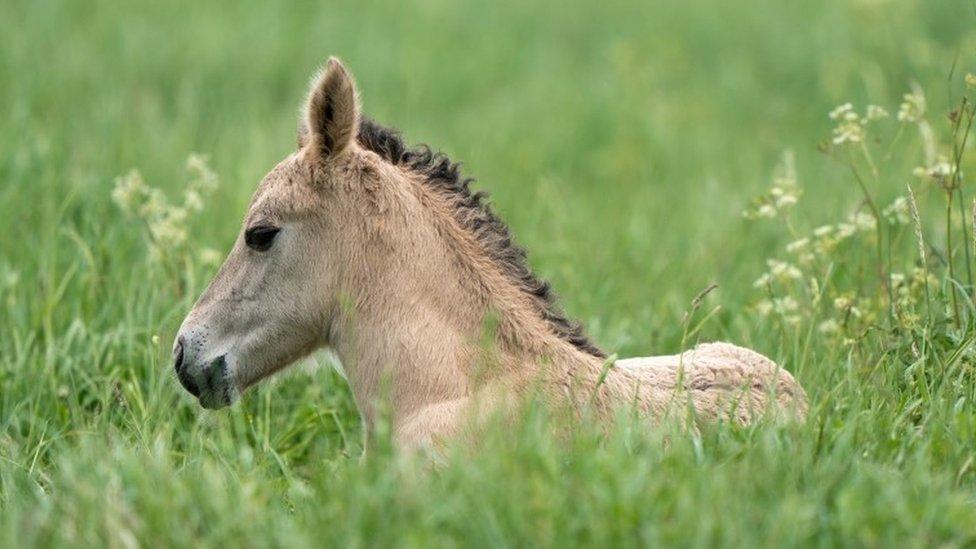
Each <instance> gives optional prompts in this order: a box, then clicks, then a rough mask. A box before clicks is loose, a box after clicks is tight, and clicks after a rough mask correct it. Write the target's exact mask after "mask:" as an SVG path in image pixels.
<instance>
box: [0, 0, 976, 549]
mask: <svg viewBox="0 0 976 549" xmlns="http://www.w3.org/2000/svg"><path fill="white" fill-rule="evenodd" d="M136 4H138V3H123V2H116V1H109V0H93V1H91V2H67V1H52V0H30V1H23V2H17V1H14V2H5V3H4V6H3V8H2V16H0V229H2V235H3V237H2V238H0V303H2V306H0V545H4V546H11V547H13V546H18V547H20V546H47V545H51V544H72V545H75V544H77V545H95V546H101V545H109V546H115V547H130V546H137V545H145V546H157V545H163V546H166V545H189V544H191V543H192V544H197V543H199V544H201V545H202V546H208V545H213V546H217V545H225V544H243V545H252V546H260V545H342V546H345V545H359V546H374V545H378V546H384V545H408V546H419V547H427V546H430V545H448V546H452V545H453V546H458V545H469V544H470V545H478V546H484V545H492V546H495V545H526V544H530V543H531V544H541V545H565V544H592V545H600V546H617V545H638V544H680V545H699V546H713V545H717V544H730V545H732V544H734V545H741V546H757V545H760V546H767V545H768V546H784V545H818V546H819V545H827V546H833V545H863V546H890V545H893V544H896V545H914V546H933V545H940V546H965V545H973V544H976V350H974V338H976V313H974V310H976V309H974V306H973V303H974V288H973V275H972V273H973V271H974V270H976V264H974V260H976V253H974V250H973V242H974V239H973V238H972V237H973V232H972V222H973V197H974V192H973V191H974V189H973V183H972V182H971V181H969V179H968V177H967V175H968V174H969V173H976V153H974V151H973V142H974V141H976V138H971V139H969V140H968V141H966V140H965V139H966V135H967V134H968V133H969V131H968V130H969V128H968V123H969V121H970V120H971V117H972V110H971V103H963V101H964V100H963V97H964V94H966V93H967V87H966V83H965V75H966V74H967V73H968V72H976V7H974V5H973V4H972V2H969V1H968V0H942V1H938V2H936V1H922V0H914V1H912V0H906V1H897V2H896V1H893V0H892V1H886V0H843V1H842V0H827V1H819V2H783V1H773V0H759V1H756V2H727V1H723V0H701V1H698V2H670V1H668V0H648V1H643V2H618V1H611V2H570V3H567V2H556V1H551V0H543V1H541V2H516V1H512V2H507V1H504V2H497V1H496V2H468V3H464V4H461V3H455V2H448V1H446V0H427V1H423V2H417V3H416V5H412V6H408V5H406V3H400V2H380V3H363V2H352V1H341V2H337V3H335V4H334V5H329V6H320V5H314V4H313V3H310V2H297V3H294V5H289V3H285V2H264V3H257V4H255V3H249V2H231V1H215V2H186V1H172V2H157V3H152V6H149V5H144V6H139V5H136ZM147 4H148V3H147ZM329 54H337V55H339V56H341V57H342V58H343V59H344V61H345V62H346V64H347V66H349V67H350V69H351V70H352V71H353V73H354V74H355V75H356V76H357V79H358V84H359V87H360V89H361V91H362V95H363V101H364V106H365V109H366V111H367V113H369V114H370V115H371V116H372V117H374V118H375V119H377V120H379V121H381V122H384V123H388V124H392V125H396V126H398V127H399V128H401V129H402V130H403V132H404V133H405V135H406V136H407V137H408V139H409V140H410V141H414V142H429V143H431V144H432V145H435V146H436V147H437V148H440V149H442V150H444V151H445V152H448V153H449V154H450V155H451V156H452V157H454V158H456V159H460V160H463V161H464V162H465V166H466V168H465V169H466V171H467V172H468V173H470V174H472V175H474V176H476V177H478V180H479V183H478V184H477V186H478V188H480V189H485V190H488V191H490V192H491V193H492V196H493V198H494V203H495V205H496V208H497V209H498V210H499V212H500V213H501V215H502V216H503V217H504V218H505V219H506V220H507V221H508V222H509V223H510V224H511V226H512V228H513V230H514V232H515V234H516V235H517V236H518V238H519V240H520V242H521V243H522V244H523V245H525V246H526V247H527V248H528V249H529V250H530V252H531V254H530V258H531V260H532V263H533V265H534V266H535V267H536V268H537V269H538V270H539V271H540V273H541V274H543V275H544V276H546V277H547V278H550V279H551V280H552V282H553V284H554V286H555V287H556V288H557V289H558V290H559V292H560V294H561V295H562V296H563V302H564V305H565V306H566V308H567V309H568V310H569V311H570V312H571V313H572V314H574V315H575V316H578V317H580V318H581V319H582V320H583V321H584V322H585V323H586V324H587V326H588V328H589V331H590V333H591V334H592V336H593V337H594V339H596V340H597V341H599V342H600V343H601V344H602V345H603V346H604V348H606V349H609V350H612V351H614V352H618V353H619V354H620V356H634V355H648V354H664V353H672V352H676V351H677V350H678V347H679V346H680V345H681V342H682V339H683V336H684V335H685V334H686V332H688V333H691V336H692V337H691V339H692V340H697V339H700V340H714V339H725V340H730V341H733V342H736V343H739V344H743V345H747V346H750V347H752V348H755V349H757V350H759V351H761V352H763V353H765V354H767V355H769V356H770V357H772V358H773V359H775V360H777V361H779V362H781V363H782V364H784V365H785V366H786V367H787V368H788V369H790V370H791V371H793V372H794V373H795V374H796V375H797V377H798V379H799V380H800V381H801V382H802V383H803V384H804V386H805V387H806V388H807V390H808V392H809V394H810V397H811V414H810V418H809V421H808V422H807V423H805V424H803V425H798V426H777V425H760V426H756V427H751V428H748V429H738V428H732V427H728V426H718V427H715V428H714V429H709V430H706V431H705V432H703V433H702V434H701V435H700V436H696V437H693V436H691V435H689V434H688V433H685V432H681V431H680V430H677V429H675V428H672V427H670V426H667V425H665V426H659V427H656V428H647V427H646V426H639V425H635V424H634V423H633V422H630V421H628V420H626V419H622V420H621V421H620V423H619V425H617V426H616V428H615V429H614V432H613V433H611V434H610V435H609V436H606V437H602V436H597V434H596V433H595V432H594V431H595V430H594V429H592V428H589V427H586V426H584V427H580V428H576V429H574V430H573V432H572V436H568V437H560V438H556V437H553V436H551V434H550V433H551V431H552V430H553V429H552V423H553V422H559V421H561V420H559V419H558V418H548V417H547V415H546V414H545V413H544V412H542V411H532V412H530V413H528V414H527V418H526V421H525V422H524V424H523V425H521V426H520V427H519V428H518V429H516V430H514V431H505V430H498V432H492V433H489V435H488V436H487V437H486V439H485V440H484V441H483V443H482V444H481V448H479V449H478V451H474V452H471V451H462V450H459V449H453V450H452V451H451V453H450V455H449V456H448V458H447V459H446V465H445V466H444V467H442V468H438V469H436V470H432V468H431V467H430V465H428V464H425V463H418V462H411V461H408V460H406V459H401V458H398V457H397V456H396V455H395V454H394V453H393V452H391V451H390V449H389V447H388V444H387V443H386V442H385V439H384V437H383V436H382V434H381V436H378V437H377V439H378V440H377V442H376V447H375V448H373V449H372V450H371V454H370V456H369V457H368V458H367V459H365V460H361V459H360V454H361V449H362V435H361V433H360V430H359V419H358V417H357V415H356V411H355V407H354V405H353V403H352V399H351V397H350V395H349V392H348V390H347V389H346V388H345V386H344V385H343V383H342V380H341V378H339V377H338V376H337V375H336V374H334V373H332V372H331V371H329V370H326V369H320V370H318V371H315V372H314V373H308V372H306V371H304V370H302V369H301V368H295V369H293V373H291V374H286V375H284V376H282V377H281V379H280V380H279V381H277V382H275V383H271V384H267V385H265V386H262V387H260V388H258V389H257V390H255V391H253V392H251V393H249V394H248V395H246V396H245V398H244V399H243V401H242V402H241V403H240V405H238V406H236V407H235V408H233V409H230V410H225V411H220V412H216V413H212V412H206V411H204V410H201V409H200V408H199V407H198V406H197V405H196V403H195V402H194V401H192V399H191V398H189V396H188V395H186V394H185V393H184V391H183V390H182V389H181V388H180V387H179V386H178V384H177V382H176V381H175V378H174V376H173V374H172V367H171V364H170V358H169V350H170V345H171V341H172V337H173V335H174V333H175V330H176V328H177V326H178V325H179V322H180V321H181V320H182V318H183V315H184V314H185V312H186V311H187V310H188V309H189V307H190V306H191V304H192V302H193V300H194V299H195V297H196V296H197V295H198V294H199V292H200V291H201V290H202V289H203V287H204V285H205V284H206V282H207V281H208V280H209V278H210V276H212V274H213V272H214V258H213V255H214V252H213V251H211V249H212V250H220V251H221V253H223V251H224V250H227V249H229V247H230V244H231V242H232V241H233V239H234V238H235V236H236V234H237V231H238V229H239V222H240V219H241V217H242V215H243V212H244V208H245V206H246V204H247V200H248V198H249V196H250V194H251V192H252V191H253V189H254V187H255V185H256V183H257V182H258V180H259V179H260V178H261V177H262V175H263V174H264V173H265V172H266V171H267V170H269V169H270V168H271V167H272V166H273V165H274V164H275V163H276V162H277V161H278V160H279V159H280V158H282V157H283V156H284V155H286V154H287V153H288V152H289V151H291V150H293V147H294V142H295V128H296V112H297V106H298V104H299V102H300V101H301V100H302V98H303V97H304V93H305V83H306V82H307V79H308V77H309V76H310V74H311V72H312V71H313V69H314V68H315V67H316V66H317V65H318V64H319V63H321V62H322V61H324V60H325V58H326V57H327V56H328V55H329ZM913 86H914V87H913ZM913 90H918V91H913ZM906 93H914V94H915V96H913V98H912V99H910V100H907V102H908V107H905V108H907V109H909V111H906V112H904V113H902V114H903V115H902V116H899V113H900V112H901V108H900V105H901V104H902V103H903V102H905V101H906V99H905V98H904V95H905V94H906ZM968 93H970V96H976V93H974V90H973V89H972V87H970V89H969V92H968ZM919 94H923V95H919ZM923 96H924V97H925V100H926V104H925V112H924V114H922V113H920V112H919V98H920V97H923ZM848 101H849V102H851V103H852V104H853V107H852V108H850V109H841V110H839V111H837V112H836V113H835V117H834V119H831V118H828V113H829V112H831V111H832V110H833V109H835V108H836V107H837V106H838V105H842V104H844V103H846V102H848ZM869 104H874V105H879V106H881V107H883V108H884V109H885V110H886V111H887V112H888V113H890V114H889V115H888V116H887V117H882V116H881V115H880V111H878V110H876V109H871V110H870V112H869V110H868V105H869ZM960 105H962V109H960ZM912 109H914V110H912ZM950 111H954V112H955V113H956V114H955V115H954V116H953V117H949V118H947V116H946V115H947V114H948V113H950ZM868 118H870V120H867V119H868ZM899 118H901V119H902V120H899ZM837 126H841V127H840V129H839V130H838V131H837V132H836V133H835V132H834V128H835V127H837ZM925 127H927V128H929V130H925V129H924V128H925ZM927 132H929V133H927ZM194 154H202V155H205V156H207V157H209V164H205V163H204V162H203V161H202V160H201V158H200V157H197V156H191V155H194ZM940 155H941V156H942V158H941V159H940ZM187 158H191V159H192V160H191V162H190V163H189V166H188V162H187ZM919 167H921V170H917V169H916V168H919ZM188 168H189V173H188V171H187V169H188ZM132 170H138V174H140V175H141V177H142V179H143V180H144V181H145V182H146V184H148V185H150V186H152V187H155V188H159V189H161V190H162V191H163V192H164V193H165V196H166V197H167V200H168V203H169V204H175V205H181V204H184V194H183V193H184V192H185V190H186V188H187V187H186V182H187V181H191V182H193V183H192V185H193V186H194V187H193V188H195V189H204V188H209V183H210V180H209V179H208V178H209V175H210V174H211V172H210V171H209V170H213V173H215V174H217V177H218V185H217V187H216V189H215V190H213V194H209V195H205V194H203V193H201V196H202V197H203V198H204V201H203V203H202V209H200V211H197V210H196V209H194V208H193V207H192V205H193V200H191V201H189V202H187V205H189V206H191V207H188V208H186V212H185V213H186V214H187V216H186V222H185V223H178V224H176V226H177V227H178V228H185V229H186V233H185V235H181V234H178V233H179V231H178V230H177V231H176V233H177V234H176V235H175V236H174V234H173V232H172V231H170V232H169V233H166V232H164V233H163V236H164V237H165V238H162V239H161V240H162V241H161V242H160V241H159V240H160V239H156V240H155V241H154V240H152V239H151V238H150V236H149V235H150V234H151V230H152V227H147V226H146V225H145V224H144V223H143V221H142V218H140V216H139V215H129V214H127V213H126V212H125V211H123V209H122V208H119V207H118V204H117V202H119V200H120V199H122V198H124V197H123V196H121V195H120V193H116V197H115V198H116V200H114V201H113V194H112V191H113V189H114V188H116V187H115V185H116V181H117V178H118V177H119V176H124V175H125V174H130V173H131V171H132ZM129 177H130V178H131V177H134V176H132V175H130V176H129ZM859 180H860V183H859ZM123 181H129V182H130V183H131V181H132V180H131V179H123ZM906 184H911V186H912V190H913V192H914V195H915V197H916V199H917V200H916V202H917V209H918V217H919V218H920V224H919V226H918V227H917V229H918V232H920V233H921V236H922V238H923V240H924V245H923V248H922V250H923V253H924V255H925V261H924V263H923V262H922V260H921V259H920V257H919V256H920V253H919V245H918V239H917V236H916V226H915V223H914V222H913V215H912V207H911V203H910V201H909V200H908V198H909V197H908V190H907V188H906ZM757 196H758V197H759V198H754V197H757ZM783 197H789V198H785V199H784V198H783ZM949 197H951V201H950V200H948V198H949ZM794 199H795V200H794ZM793 202H795V203H793ZM947 206H948V207H947ZM743 211H746V212H747V214H748V215H747V216H743V215H742V213H743ZM947 212H951V214H950V215H947ZM157 214H159V215H163V214H162V213H160V212H157ZM769 217H772V219H768V218H769ZM152 219H154V220H155V221H154V222H155V223H157V224H160V223H162V224H164V225H165V224H166V223H169V222H173V221H179V220H173V219H165V218H164V217H157V218H152ZM879 220H880V223H879ZM151 222H153V221H151ZM823 226H829V227H830V228H829V229H823V228H822V227H823ZM158 228H159V227H157V229H158ZM163 228H164V229H165V228H166V227H163ZM170 228H172V227H170ZM158 236H160V235H158V234H157V235H155V237H158ZM804 238H806V239H808V240H807V242H806V243H802V240H803V239H804ZM167 239H169V240H167ZM791 244H792V245H791ZM770 260H772V261H773V262H772V263H769V261H770ZM757 279H758V283H756V282H757ZM711 283H717V284H718V285H719V288H718V289H717V290H715V291H713V292H711V293H710V294H709V295H708V296H707V297H705V298H704V301H703V303H702V304H701V309H699V310H698V312H697V314H696V315H695V317H694V318H693V319H692V320H691V321H690V322H689V323H683V322H682V319H683V316H684V313H685V311H687V310H689V308H690V307H691V305H690V303H691V301H692V299H693V298H694V297H695V296H696V295H697V294H698V293H699V292H700V291H701V290H702V289H703V288H705V287H707V286H708V285H709V284H711ZM716 307H720V309H719V310H718V311H717V313H715V314H714V315H711V316H707V315H709V313H710V312H712V311H713V310H714V309H715V308H716ZM702 319H706V320H705V322H703V323H701V324H700V329H697V328H698V326H699V324H698V322H699V321H701V320H702ZM689 328H690V329H689ZM689 343H691V341H689ZM611 544H612V545H611Z"/></svg>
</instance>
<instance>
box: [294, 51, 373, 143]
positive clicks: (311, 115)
mask: <svg viewBox="0 0 976 549" xmlns="http://www.w3.org/2000/svg"><path fill="white" fill-rule="evenodd" d="M358 131H359V97H358V96H357V95H356V83H355V82H353V80H352V75H351V74H349V71H347V70H346V68H345V67H343V66H342V63H341V62H340V61H339V60H338V59H336V58H335V57H330V58H329V62H328V63H327V64H326V66H325V69H323V70H321V71H319V72H318V74H316V75H315V77H314V78H312V89H311V90H310V91H309V93H308V100H307V101H306V103H305V113H304V116H303V117H302V122H301V124H300V125H299V130H298V146H299V147H309V149H310V150H311V151H313V152H314V153H315V154H318V155H319V156H320V157H321V158H325V157H328V156H331V155H334V154H338V153H340V152H342V151H343V150H344V149H345V148H346V147H347V146H348V145H349V144H350V143H352V142H353V140H355V139H356V134H357V132H358Z"/></svg>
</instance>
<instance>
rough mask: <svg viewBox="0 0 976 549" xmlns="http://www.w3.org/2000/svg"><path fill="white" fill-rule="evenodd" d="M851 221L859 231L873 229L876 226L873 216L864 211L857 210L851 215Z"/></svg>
mask: <svg viewBox="0 0 976 549" xmlns="http://www.w3.org/2000/svg"><path fill="white" fill-rule="evenodd" d="M851 223H852V224H853V225H854V226H855V227H857V229H858V230H860V231H873V230H874V229H875V227H876V226H877V222H876V221H875V219H874V216H873V215H871V214H869V213H866V212H857V213H856V214H854V215H853V216H851Z"/></svg>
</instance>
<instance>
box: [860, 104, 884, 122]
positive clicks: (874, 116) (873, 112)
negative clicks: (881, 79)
mask: <svg viewBox="0 0 976 549" xmlns="http://www.w3.org/2000/svg"><path fill="white" fill-rule="evenodd" d="M864 117H865V118H866V119H868V120H881V119H882V118H888V111H886V110H884V108H883V107H879V106H878V105H868V109H867V112H865V114H864Z"/></svg>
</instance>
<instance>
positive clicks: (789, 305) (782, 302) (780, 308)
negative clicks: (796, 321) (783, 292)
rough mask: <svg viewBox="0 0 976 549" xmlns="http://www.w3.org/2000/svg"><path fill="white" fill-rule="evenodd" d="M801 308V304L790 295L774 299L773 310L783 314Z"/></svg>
mask: <svg viewBox="0 0 976 549" xmlns="http://www.w3.org/2000/svg"><path fill="white" fill-rule="evenodd" d="M799 308H800V304H799V303H797V302H796V300H795V299H793V298H792V297H790V296H785V297H777V298H775V299H773V310H774V311H776V313H778V314H781V315H787V314H789V313H792V312H793V311H796V310H797V309H799Z"/></svg>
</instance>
